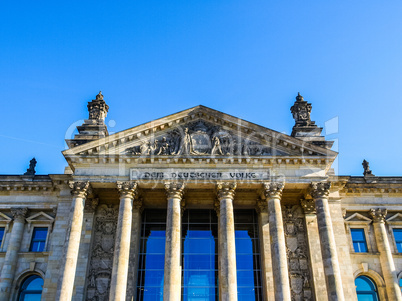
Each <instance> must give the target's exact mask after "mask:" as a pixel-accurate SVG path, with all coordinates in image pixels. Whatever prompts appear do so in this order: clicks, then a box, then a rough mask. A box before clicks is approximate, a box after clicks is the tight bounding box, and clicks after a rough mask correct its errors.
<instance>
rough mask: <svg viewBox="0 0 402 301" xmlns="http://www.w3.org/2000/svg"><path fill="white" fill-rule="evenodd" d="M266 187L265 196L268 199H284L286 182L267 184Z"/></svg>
mask: <svg viewBox="0 0 402 301" xmlns="http://www.w3.org/2000/svg"><path fill="white" fill-rule="evenodd" d="M263 185H264V195H265V197H266V198H267V199H271V198H277V199H280V198H281V197H282V191H283V188H284V187H285V183H284V182H265V183H263Z"/></svg>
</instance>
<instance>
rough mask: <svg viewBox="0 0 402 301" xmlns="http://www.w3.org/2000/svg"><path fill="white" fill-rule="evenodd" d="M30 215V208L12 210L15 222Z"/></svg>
mask: <svg viewBox="0 0 402 301" xmlns="http://www.w3.org/2000/svg"><path fill="white" fill-rule="evenodd" d="M27 213H28V208H26V207H23V208H11V214H12V215H13V218H14V220H16V219H22V220H23V219H24V218H25V216H26V215H27Z"/></svg>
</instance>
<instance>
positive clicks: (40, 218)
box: [25, 211, 54, 230]
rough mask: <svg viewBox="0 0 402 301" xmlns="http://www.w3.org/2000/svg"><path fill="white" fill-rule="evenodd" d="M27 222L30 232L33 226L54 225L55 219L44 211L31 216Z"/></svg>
mask: <svg viewBox="0 0 402 301" xmlns="http://www.w3.org/2000/svg"><path fill="white" fill-rule="evenodd" d="M25 220H26V222H27V223H28V230H31V228H32V224H34V225H50V226H52V224H53V222H54V218H53V217H51V216H50V215H49V214H47V213H45V212H43V211H40V212H38V213H35V214H33V215H31V216H30V217H28V218H26V219H25Z"/></svg>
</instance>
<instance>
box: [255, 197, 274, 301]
mask: <svg viewBox="0 0 402 301" xmlns="http://www.w3.org/2000/svg"><path fill="white" fill-rule="evenodd" d="M256 210H257V213H258V224H259V233H260V249H261V266H262V288H263V300H273V299H274V298H275V294H274V282H273V274H272V260H271V242H270V236H269V214H268V205H267V201H266V200H263V199H259V200H258V201H257V208H256Z"/></svg>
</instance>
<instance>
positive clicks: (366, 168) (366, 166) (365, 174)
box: [362, 160, 374, 177]
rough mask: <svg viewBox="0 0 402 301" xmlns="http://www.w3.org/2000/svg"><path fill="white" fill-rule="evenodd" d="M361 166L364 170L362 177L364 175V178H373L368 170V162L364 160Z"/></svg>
mask: <svg viewBox="0 0 402 301" xmlns="http://www.w3.org/2000/svg"><path fill="white" fill-rule="evenodd" d="M362 165H363V168H364V171H363V175H364V176H365V177H373V176H374V174H373V172H372V171H371V170H370V166H369V162H368V161H366V160H363V163H362Z"/></svg>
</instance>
